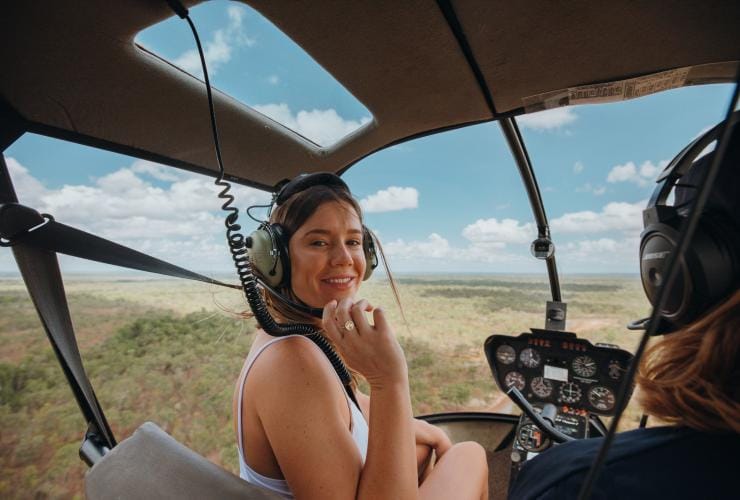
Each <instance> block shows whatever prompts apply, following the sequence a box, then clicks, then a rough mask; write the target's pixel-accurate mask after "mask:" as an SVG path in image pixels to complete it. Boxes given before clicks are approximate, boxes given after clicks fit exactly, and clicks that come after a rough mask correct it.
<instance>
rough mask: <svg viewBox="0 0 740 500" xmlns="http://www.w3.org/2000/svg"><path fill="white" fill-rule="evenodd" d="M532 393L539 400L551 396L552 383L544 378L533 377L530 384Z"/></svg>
mask: <svg viewBox="0 0 740 500" xmlns="http://www.w3.org/2000/svg"><path fill="white" fill-rule="evenodd" d="M530 387H531V388H532V392H534V394H535V395H536V396H538V397H540V398H546V397H548V396H549V395H550V394H552V382H550V381H549V380H547V379H546V378H544V377H535V378H533V379H532V383H531V384H530Z"/></svg>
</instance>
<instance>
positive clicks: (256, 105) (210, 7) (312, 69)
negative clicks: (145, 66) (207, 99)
mask: <svg viewBox="0 0 740 500" xmlns="http://www.w3.org/2000/svg"><path fill="white" fill-rule="evenodd" d="M190 17H191V18H192V19H193V22H194V23H195V26H196V27H197V29H198V33H199V36H200V39H201V43H202V44H203V50H204V52H205V57H206V62H207V64H208V75H209V78H210V80H211V83H212V85H214V86H215V87H216V88H218V89H219V90H220V91H222V92H225V93H226V94H228V95H230V96H231V97H233V98H235V99H237V100H239V101H241V102H242V103H244V104H246V105H248V106H250V107H251V108H253V109H255V110H256V111H258V112H260V113H262V114H263V115H265V116H267V117H269V118H271V119H272V120H274V121H276V122H278V123H280V124H281V125H283V126H285V127H287V128H289V129H291V130H293V131H294V132H296V133H298V134H300V135H302V136H303V137H305V138H307V139H309V140H311V141H312V142H314V143H316V144H317V145H319V146H324V147H326V146H331V145H332V144H335V143H336V142H338V141H340V140H341V139H342V138H343V137H345V136H347V135H348V134H350V133H352V132H354V131H355V130H357V129H359V128H361V127H362V126H363V125H365V124H367V123H369V122H370V121H371V119H372V117H371V114H370V112H369V111H368V110H367V108H365V106H363V104H362V103H361V102H360V101H358V100H357V99H356V98H355V97H354V96H353V95H352V94H350V93H349V92H348V91H347V89H345V88H344V87H343V86H342V85H341V84H340V83H339V82H338V81H336V80H335V79H334V77H332V76H331V75H330V74H329V73H328V72H327V71H326V70H324V69H323V68H322V67H321V66H320V65H319V64H318V63H317V62H316V61H314V60H313V59H312V58H311V57H310V56H309V55H308V54H307V53H306V52H305V51H304V50H303V49H301V48H300V47H299V46H298V45H297V44H295V43H294V42H293V41H292V40H291V39H290V38H288V37H287V36H286V35H285V34H284V33H283V32H281V31H280V30H279V29H277V28H276V27H275V26H274V25H273V24H272V23H271V22H270V21H268V20H267V19H266V18H265V17H263V16H262V15H261V14H260V13H259V12H257V11H256V10H254V9H252V8H250V7H248V6H246V5H244V4H242V3H239V2H226V1H213V2H204V3H203V4H202V5H198V6H196V7H194V8H192V9H190ZM136 43H137V44H138V45H139V46H141V47H143V48H145V49H146V50H148V51H150V52H153V53H154V54H156V55H158V56H159V57H161V58H162V59H165V60H166V61H168V62H170V63H172V64H174V65H175V66H177V67H179V68H180V69H182V70H183V71H186V72H188V73H190V74H191V75H193V76H195V77H197V78H199V79H202V78H203V74H202V70H201V63H200V58H199V56H198V52H197V49H196V47H195V41H194V40H193V36H192V33H191V32H190V29H189V27H188V25H187V23H186V22H185V21H183V20H181V19H180V18H178V17H176V16H173V17H171V18H169V19H167V20H166V21H163V22H161V23H159V24H156V25H154V26H151V27H149V28H147V29H146V30H144V31H142V32H141V33H139V34H138V35H137V37H136Z"/></svg>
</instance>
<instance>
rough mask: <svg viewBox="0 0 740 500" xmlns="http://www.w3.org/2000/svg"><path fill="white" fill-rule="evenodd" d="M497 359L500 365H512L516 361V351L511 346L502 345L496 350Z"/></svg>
mask: <svg viewBox="0 0 740 500" xmlns="http://www.w3.org/2000/svg"><path fill="white" fill-rule="evenodd" d="M496 359H497V360H499V362H500V363H503V364H505V365H510V364H511V363H513V362H514V360H515V359H516V351H515V350H514V348H513V347H511V346H510V345H505V344H504V345H500V346H499V347H498V349H496Z"/></svg>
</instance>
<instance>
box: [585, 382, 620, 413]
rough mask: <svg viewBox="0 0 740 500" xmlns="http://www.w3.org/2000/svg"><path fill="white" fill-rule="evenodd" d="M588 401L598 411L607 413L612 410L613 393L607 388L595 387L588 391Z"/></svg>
mask: <svg viewBox="0 0 740 500" xmlns="http://www.w3.org/2000/svg"><path fill="white" fill-rule="evenodd" d="M588 401H589V402H590V403H591V405H592V406H593V407H594V408H596V409H597V410H599V411H609V410H611V409H612V408H614V393H613V392H612V391H611V389H609V388H607V387H603V386H601V385H597V386H596V387H592V388H591V389H590V390H589V391H588Z"/></svg>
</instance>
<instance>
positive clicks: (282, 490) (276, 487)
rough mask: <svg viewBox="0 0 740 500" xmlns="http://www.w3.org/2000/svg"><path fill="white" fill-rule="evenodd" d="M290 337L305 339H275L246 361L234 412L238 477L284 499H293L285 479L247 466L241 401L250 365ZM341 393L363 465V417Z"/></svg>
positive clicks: (365, 447) (366, 432)
mask: <svg viewBox="0 0 740 500" xmlns="http://www.w3.org/2000/svg"><path fill="white" fill-rule="evenodd" d="M290 337H301V338H306V337H303V336H301V335H287V336H285V337H277V338H275V339H272V340H270V341H269V342H267V343H265V345H263V346H262V347H260V348H259V350H257V352H256V353H255V354H254V356H253V357H252V358H251V359H250V360H249V361H247V367H246V368H245V369H244V370H243V371H242V375H241V377H240V379H239V406H237V412H236V415H237V416H236V422H237V432H238V434H237V437H236V444H237V447H238V448H239V476H240V477H241V478H242V479H244V480H246V481H247V482H249V483H252V484H255V485H257V486H261V487H263V488H266V489H268V490H271V491H274V492H275V493H278V494H279V495H281V496H283V497H284V498H294V496H293V493H292V492H291V491H290V487H289V486H288V482H287V481H286V480H285V479H274V478H271V477H267V476H263V475H262V474H260V473H259V472H256V471H255V470H253V469H252V468H251V467H250V466H249V465H247V459H246V456H245V454H244V450H243V449H242V399H243V397H244V382H245V381H246V379H247V374H249V370H250V369H251V368H252V365H253V364H254V362H255V361H256V360H257V358H258V357H259V355H260V354H262V352H263V351H264V350H265V349H267V348H268V347H270V346H271V345H272V344H274V343H276V342H280V341H281V340H283V339H287V338H290ZM306 341H307V342H309V343H310V344H311V345H313V346H314V347H316V349H319V347H318V346H317V345H316V344H314V343H313V342H311V340H309V339H307V338H306ZM319 352H321V349H319ZM321 359H324V360H326V362H327V363H329V360H328V359H326V356H324V353H323V352H321ZM332 371H334V368H332ZM337 380H338V381H339V383H340V385H341V380H339V376H338V375H337ZM342 392H344V394H345V397H346V398H347V405H348V406H349V410H350V429H351V432H352V439H354V441H355V443H356V444H357V448H358V449H359V450H360V455H361V456H362V462H363V464H364V463H365V457H366V456H367V439H368V427H367V422H365V417H364V416H363V415H362V412H361V411H360V409H359V408H357V406H355V404H354V403H352V401H351V400H350V399H349V396H348V395H347V393H346V391H345V390H344V388H342Z"/></svg>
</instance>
